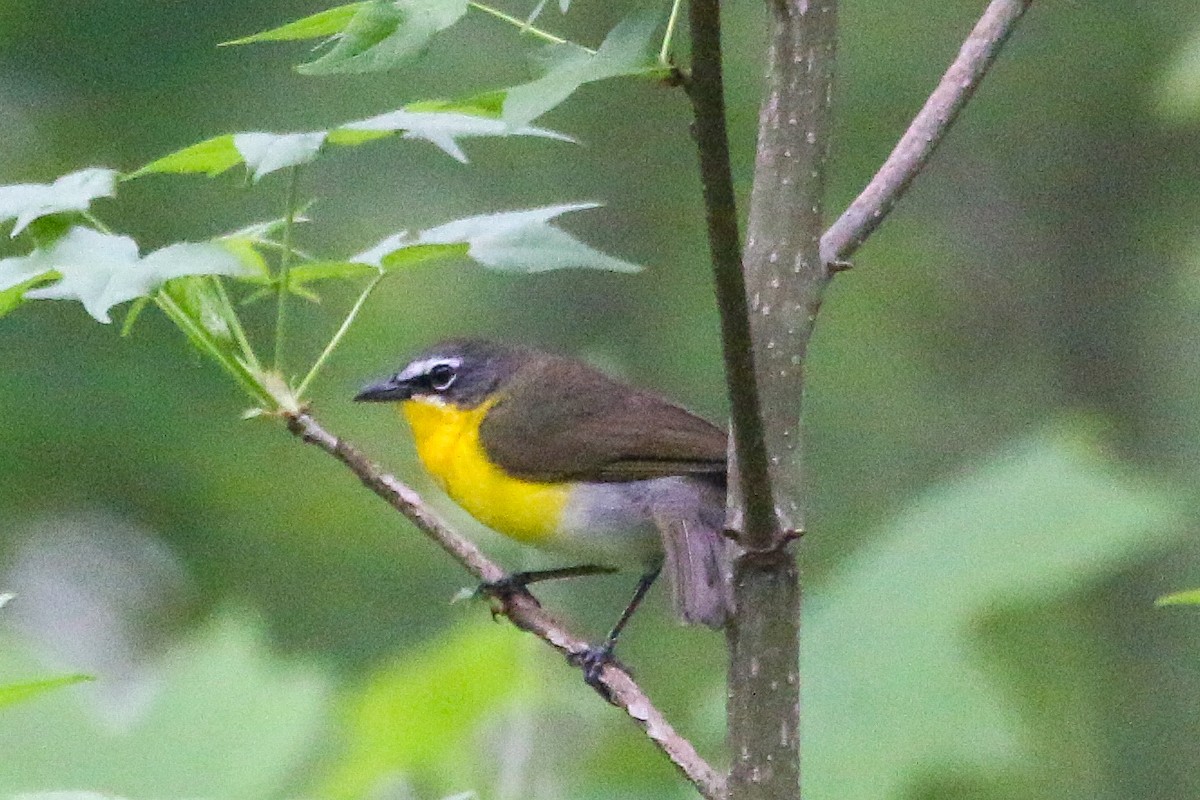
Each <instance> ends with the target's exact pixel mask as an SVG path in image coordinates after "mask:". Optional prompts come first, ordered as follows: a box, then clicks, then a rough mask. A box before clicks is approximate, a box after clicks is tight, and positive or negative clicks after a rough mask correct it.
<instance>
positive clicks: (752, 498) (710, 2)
mask: <svg viewBox="0 0 1200 800" xmlns="http://www.w3.org/2000/svg"><path fill="white" fill-rule="evenodd" d="M688 9H689V22H690V26H691V32H692V70H691V75H690V77H689V78H688V79H687V82H686V83H685V84H684V86H685V87H686V89H687V93H688V96H689V97H690V98H691V100H692V109H693V114H694V116H695V123H694V132H695V137H696V146H697V148H698V149H699V153H700V180H701V182H702V183H703V185H704V208H705V212H706V216H707V220H708V244H709V249H710V251H711V252H712V264H713V282H714V285H715V288H716V293H717V309H718V311H719V312H720V316H721V346H722V348H723V350H724V358H725V382H726V384H728V386H729V401H730V403H729V404H730V420H731V425H732V429H733V435H732V440H733V441H732V446H731V455H732V458H731V459H730V461H731V467H730V473H731V475H730V478H731V480H730V482H729V485H730V488H731V491H730V495H731V497H730V508H731V510H732V511H733V525H732V527H736V528H738V529H741V530H772V529H774V528H775V527H777V525H776V519H775V511H774V508H773V505H772V502H771V493H770V492H769V491H761V489H762V487H766V486H770V473H769V470H768V466H767V449H766V445H765V443H764V434H763V420H762V413H761V408H760V403H759V396H758V382H757V381H756V380H755V373H754V350H753V344H752V337H751V334H750V312H749V308H748V307H747V305H746V279H745V276H744V275H743V273H742V252H741V251H742V247H741V240H740V236H739V235H738V222H737V204H736V202H735V200H734V194H733V170H732V168H731V167H730V163H729V137H728V135H727V133H726V130H725V89H724V83H723V80H722V77H721V8H720V2H719V0H692V2H691V3H690V4H689V6H688ZM756 487H757V488H756Z"/></svg>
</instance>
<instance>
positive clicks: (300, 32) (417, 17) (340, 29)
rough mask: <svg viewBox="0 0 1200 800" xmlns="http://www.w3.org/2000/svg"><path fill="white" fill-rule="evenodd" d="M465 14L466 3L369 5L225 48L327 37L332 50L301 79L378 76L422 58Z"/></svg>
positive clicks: (381, 1)
mask: <svg viewBox="0 0 1200 800" xmlns="http://www.w3.org/2000/svg"><path fill="white" fill-rule="evenodd" d="M466 13H467V2H466V0H394V2H393V1H392V0H368V2H365V3H351V4H349V5H345V6H337V7H335V8H330V9H327V10H325V11H321V12H318V13H317V14H313V15H312V16H309V17H305V18H304V19H300V20H297V21H295V22H291V23H288V24H287V25H282V26H280V27H278V28H272V29H271V30H268V31H263V32H261V33H256V34H253V35H252V36H246V37H243V38H241V39H235V40H234V41H232V42H227V43H226V44H251V43H254V42H270V41H294V40H299V39H316V38H324V37H328V38H329V39H330V40H331V41H332V42H333V46H332V47H331V48H330V49H329V51H328V52H326V53H325V54H324V55H322V56H321V57H320V58H317V59H315V60H313V61H309V62H307V63H305V64H301V65H300V66H298V67H296V70H297V71H298V72H301V73H303V74H306V75H334V74H338V73H363V72H378V71H380V70H387V69H393V68H395V67H398V66H402V65H404V64H406V63H408V62H409V61H411V60H412V59H413V58H415V57H416V56H418V55H420V54H421V53H422V52H424V50H425V48H426V47H427V46H428V45H429V42H430V40H431V39H432V38H433V37H434V36H435V35H436V34H438V33H440V32H441V31H443V30H445V29H446V28H449V27H450V26H451V25H453V24H454V23H456V22H458V20H459V19H461V18H462V16H463V15H464V14H466Z"/></svg>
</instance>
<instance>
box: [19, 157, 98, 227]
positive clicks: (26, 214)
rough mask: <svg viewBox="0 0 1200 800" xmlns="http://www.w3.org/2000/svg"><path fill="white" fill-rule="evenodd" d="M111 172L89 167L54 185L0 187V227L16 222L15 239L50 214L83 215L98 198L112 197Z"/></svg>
mask: <svg viewBox="0 0 1200 800" xmlns="http://www.w3.org/2000/svg"><path fill="white" fill-rule="evenodd" d="M116 178H117V173H116V171H115V170H111V169H103V168H101V167H91V168H89V169H84V170H80V171H79V172H72V173H71V174H69V175H63V176H62V177H61V178H59V179H58V180H56V181H54V183H21V184H16V185H14V186H0V224H2V223H5V222H8V221H9V220H16V224H15V225H14V226H13V230H12V235H13V236H16V235H17V234H19V233H20V232H21V231H23V230H25V228H26V227H27V226H28V225H29V224H30V223H31V222H33V221H34V220H37V219H40V218H42V217H46V216H50V215H51V214H62V213H65V212H70V211H87V210H88V208H89V207H90V206H91V204H92V201H93V200H95V199H97V198H99V197H112V195H113V192H114V190H115V184H116Z"/></svg>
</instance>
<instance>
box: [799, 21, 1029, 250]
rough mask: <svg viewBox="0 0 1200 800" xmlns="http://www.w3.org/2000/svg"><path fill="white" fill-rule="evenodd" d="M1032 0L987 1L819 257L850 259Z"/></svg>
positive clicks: (827, 237) (947, 125)
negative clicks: (932, 88)
mask: <svg viewBox="0 0 1200 800" xmlns="http://www.w3.org/2000/svg"><path fill="white" fill-rule="evenodd" d="M1032 4H1033V0H992V3H991V5H989V6H988V8H987V10H986V11H985V12H984V13H983V16H982V17H980V18H979V22H978V23H976V24H975V28H974V30H972V31H971V35H970V36H968V37H967V40H966V41H965V42H963V46H962V49H961V50H960V51H959V53H958V58H956V59H955V60H954V63H953V64H951V65H950V68H949V69H948V70H946V74H945V75H943V76H942V80H941V83H939V84H938V87H937V89H935V90H934V91H933V94H931V95H929V99H928V100H926V101H925V106H924V107H923V108H922V109H921V112H920V113H919V114H917V116H916V118H915V119H913V121H912V124H911V125H909V126H908V130H907V131H905V132H904V136H903V137H901V139H900V141H899V142H898V143H897V144H896V147H895V149H893V150H892V154H891V155H890V156H888V159H887V161H885V162H884V164H883V166H882V167H880V169H879V171H878V172H876V173H875V177H874V178H872V179H871V182H870V183H869V184H867V188H865V189H863V191H862V194H860V195H859V196H858V197H857V198H855V200H854V202H853V203H851V204H850V207H849V208H847V209H846V211H845V212H844V213H843V214H842V216H841V217H839V218H838V220H837V222H835V223H833V225H831V226H830V227H829V230H827V231H826V232H825V235H824V236H822V237H821V258H822V259H823V260H824V262H825V263H826V264H833V263H835V262H838V261H843V260H845V259H847V258H849V257H850V256H851V255H852V254H853V253H854V252H855V251H856V250H858V248H859V247H860V246H861V245H862V243H863V242H865V241H866V240H867V237H868V236H870V235H871V234H872V233H873V232H874V231H875V229H876V228H877V227H879V223H881V222H883V218H884V217H886V216H887V215H888V213H889V212H891V210H892V207H893V206H895V205H896V202H897V201H898V200H899V199H900V197H901V196H903V194H904V192H905V191H906V190H907V189H908V186H909V184H910V183H912V180H913V178H914V177H916V175H917V173H919V172H920V171H921V169H922V168H923V167H924V166H925V163H926V162H927V161H929V158H930V156H932V155H933V151H934V150H936V149H937V146H938V145H939V144H941V141H942V139H943V138H944V137H945V135H946V132H947V131H948V130H949V129H950V126H951V125H953V124H954V120H955V118H956V117H957V116H958V112H959V111H961V110H962V108H963V106H965V105H966V104H967V101H968V100H970V99H971V96H972V95H973V94H974V93H975V89H976V88H978V86H979V83H980V81H982V80H983V77H984V75H986V74H987V71H988V69H989V68H991V66H992V63H993V62H994V61H995V60H996V57H997V56H998V55H999V54H1000V49H1001V48H1002V47H1003V46H1004V42H1005V41H1006V40H1007V39H1008V37H1009V34H1011V33H1012V31H1013V28H1014V27H1015V26H1016V24H1017V22H1018V20H1020V19H1021V16H1022V15H1023V14H1024V13H1025V11H1026V10H1028V8H1029V6H1031V5H1032Z"/></svg>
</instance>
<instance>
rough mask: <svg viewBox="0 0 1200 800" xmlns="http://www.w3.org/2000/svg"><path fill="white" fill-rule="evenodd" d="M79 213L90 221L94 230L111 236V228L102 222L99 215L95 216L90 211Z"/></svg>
mask: <svg viewBox="0 0 1200 800" xmlns="http://www.w3.org/2000/svg"><path fill="white" fill-rule="evenodd" d="M80 213H81V214H82V215H83V218H84V219H86V220H87V221H88V222H90V223H92V225H93V226H94V227H95V228H96V230H98V231H100V232H101V233H104V234H107V235H109V236H112V228H110V227H108V226H107V225H105V224H104V222H103V221H102V220H101V219H100V218H99V217H97V216H96V215H95V214H93V213H92V212H91V211H81V212H80Z"/></svg>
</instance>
